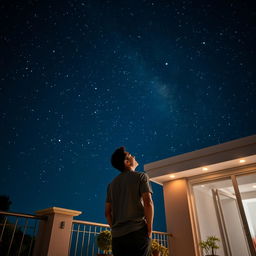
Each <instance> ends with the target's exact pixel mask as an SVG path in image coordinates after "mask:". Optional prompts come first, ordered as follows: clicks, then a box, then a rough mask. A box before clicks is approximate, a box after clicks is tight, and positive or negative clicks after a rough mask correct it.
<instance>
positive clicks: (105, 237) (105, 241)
mask: <svg viewBox="0 0 256 256" xmlns="http://www.w3.org/2000/svg"><path fill="white" fill-rule="evenodd" d="M96 242H97V246H98V247H99V249H100V250H102V251H103V252H104V254H98V256H103V255H109V254H108V253H109V252H111V249H112V248H111V244H112V235H111V232H110V231H109V230H104V231H101V232H100V233H99V234H98V235H97V239H96Z"/></svg>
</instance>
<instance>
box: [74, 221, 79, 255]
mask: <svg viewBox="0 0 256 256" xmlns="http://www.w3.org/2000/svg"><path fill="white" fill-rule="evenodd" d="M79 230H80V224H78V226H77V235H76V247H75V253H74V256H76V252H77V245H78V238H79Z"/></svg>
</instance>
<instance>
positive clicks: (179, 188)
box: [163, 179, 196, 256]
mask: <svg viewBox="0 0 256 256" xmlns="http://www.w3.org/2000/svg"><path fill="white" fill-rule="evenodd" d="M163 189H164V204H165V216H166V225H167V232H168V233H171V234H172V235H173V237H172V239H171V248H170V255H171V256H184V255H189V256H196V252H195V248H194V240H193V233H192V223H191V218H190V212H189V202H188V191H189V190H188V183H187V180H186V179H179V180H173V181H169V182H166V183H164V185H163Z"/></svg>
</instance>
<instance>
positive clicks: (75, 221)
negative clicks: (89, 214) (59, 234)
mask: <svg viewBox="0 0 256 256" xmlns="http://www.w3.org/2000/svg"><path fill="white" fill-rule="evenodd" d="M73 223H76V224H85V225H92V226H99V227H104V228H110V227H109V225H108V224H102V223H97V222H90V221H84V220H73Z"/></svg>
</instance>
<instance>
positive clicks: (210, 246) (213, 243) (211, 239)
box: [199, 236, 220, 256]
mask: <svg viewBox="0 0 256 256" xmlns="http://www.w3.org/2000/svg"><path fill="white" fill-rule="evenodd" d="M218 242H220V239H219V238H218V237H216V236H208V237H207V239H206V240H205V241H201V242H200V243H199V246H200V247H201V248H202V249H203V251H204V252H205V253H206V254H205V256H218V255H217V254H216V251H217V249H219V248H220V247H219V246H218Z"/></svg>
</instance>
